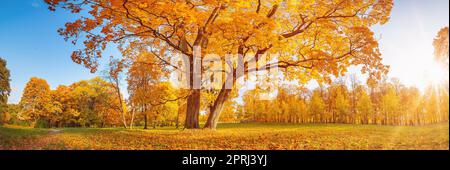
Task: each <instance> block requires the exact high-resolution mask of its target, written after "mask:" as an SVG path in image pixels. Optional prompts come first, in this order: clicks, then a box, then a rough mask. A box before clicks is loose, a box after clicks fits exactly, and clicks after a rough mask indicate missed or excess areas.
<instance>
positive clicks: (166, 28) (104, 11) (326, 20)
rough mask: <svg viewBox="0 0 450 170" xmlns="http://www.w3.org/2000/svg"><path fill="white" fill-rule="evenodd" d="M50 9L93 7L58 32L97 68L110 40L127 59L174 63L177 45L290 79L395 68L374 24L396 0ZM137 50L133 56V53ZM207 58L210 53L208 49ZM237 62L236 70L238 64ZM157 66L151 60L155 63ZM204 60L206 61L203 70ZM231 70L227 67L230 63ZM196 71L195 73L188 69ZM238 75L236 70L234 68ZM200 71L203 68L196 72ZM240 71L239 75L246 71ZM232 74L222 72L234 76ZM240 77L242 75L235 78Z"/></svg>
mask: <svg viewBox="0 0 450 170" xmlns="http://www.w3.org/2000/svg"><path fill="white" fill-rule="evenodd" d="M46 2H47V4H48V5H49V9H50V10H56V9H64V10H68V11H70V12H72V13H76V14H78V13H86V14H88V15H87V16H83V17H79V18H78V19H77V20H75V21H73V22H69V23H67V24H66V26H65V28H62V29H60V30H59V33H60V34H61V35H62V36H63V37H64V38H65V39H66V40H70V41H71V42H72V43H73V44H77V43H79V41H82V43H83V45H84V48H82V49H80V50H77V51H74V52H73V54H72V59H73V61H74V62H76V63H78V64H83V65H84V66H86V67H87V68H89V69H91V71H93V72H95V71H96V70H97V68H98V59H99V58H100V57H102V52H103V51H104V50H105V48H106V47H107V45H108V44H110V43H114V44H117V45H118V46H119V49H120V50H121V52H122V55H123V57H122V59H123V61H131V62H134V61H133V60H132V59H130V56H133V54H135V53H142V52H148V53H152V54H153V55H151V56H152V57H153V58H154V59H150V60H155V59H158V60H161V61H163V63H164V65H161V66H154V67H168V68H171V69H172V70H173V69H176V67H174V68H172V67H173V65H170V64H168V63H170V62H169V61H170V59H171V58H172V56H173V54H174V53H179V54H183V55H184V56H186V57H187V58H188V59H189V61H188V63H189V64H188V65H189V67H190V70H193V65H194V64H193V63H194V62H195V61H194V58H195V54H194V53H195V52H194V51H195V49H196V48H197V47H200V52H201V53H202V54H216V55H219V56H221V57H222V61H223V60H225V58H224V56H225V55H227V54H235V55H241V56H244V64H243V67H244V72H246V73H248V72H253V71H254V70H258V69H259V68H263V67H264V68H271V67H279V68H283V71H284V74H285V75H286V77H287V78H288V79H290V80H300V81H299V82H301V83H304V82H306V81H307V80H311V79H317V80H319V81H324V82H328V83H330V82H331V76H341V75H344V74H345V73H346V72H347V68H348V67H349V66H352V65H361V66H362V70H361V71H362V72H363V73H368V75H369V78H370V80H376V79H380V78H381V77H382V75H383V74H385V73H386V72H387V70H388V67H387V66H385V65H383V64H382V63H381V60H382V58H381V54H380V52H379V49H378V42H377V40H376V38H375V37H374V33H373V32H372V31H371V29H370V27H371V26H374V25H376V24H385V23H386V22H387V21H388V20H389V16H390V12H391V9H392V7H393V2H392V0H367V1H361V0H332V1H328V0H304V1H297V0H265V1H262V0H255V1H237V0H175V1H162V0H112V1H109V0H93V1H85V0H46ZM273 53H279V54H281V55H280V56H279V58H278V61H277V62H274V63H261V64H260V66H261V67H259V66H258V67H256V68H255V67H253V68H252V67H250V66H249V64H248V63H251V62H252V61H256V62H258V61H259V57H260V56H261V55H265V54H273ZM131 58H132V57H131ZM201 58H202V59H203V58H204V56H201ZM238 67H239V66H238V65H232V67H231V71H229V72H231V73H233V72H235V71H236V70H237V69H238ZM149 68H150V66H149ZM204 71H205V68H202V69H201V74H203V73H204ZM223 71H225V70H223ZM189 74H190V77H193V76H194V74H193V73H192V72H191V73H189ZM231 75H233V74H231ZM196 76H198V75H196ZM242 76H243V75H236V76H235V77H233V80H236V79H237V78H240V77H242ZM229 79H230V78H228V79H227V78H226V79H225V80H223V81H224V82H223V83H225V82H227V80H229ZM233 82H235V81H233ZM190 85H191V88H190V92H189V94H190V95H189V96H188V97H187V109H186V114H185V115H186V121H185V126H186V128H199V122H198V121H199V118H198V117H199V115H200V114H199V112H200V103H201V102H200V101H201V100H202V99H201V98H202V97H201V90H199V89H194V88H192V86H193V85H194V82H193V80H192V79H191V80H190ZM231 92H232V90H229V89H225V88H222V89H221V90H220V91H219V92H218V93H217V94H216V98H215V100H214V102H213V103H214V104H213V105H212V107H211V111H210V118H208V119H207V120H208V121H207V123H206V127H207V128H215V127H216V125H217V122H218V121H219V118H220V114H221V113H222V111H223V109H224V105H225V103H226V101H228V100H229V97H230V93H231Z"/></svg>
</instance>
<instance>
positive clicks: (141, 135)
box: [0, 123, 449, 150]
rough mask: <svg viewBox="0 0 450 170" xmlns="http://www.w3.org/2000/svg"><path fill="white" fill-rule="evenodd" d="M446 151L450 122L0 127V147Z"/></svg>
mask: <svg viewBox="0 0 450 170" xmlns="http://www.w3.org/2000/svg"><path fill="white" fill-rule="evenodd" d="M2 149H3V150H60V149H63V150H67V149H68V150H411V149H413V150H448V149H449V125H448V123H445V124H436V125H427V126H414V127H410V126H377V125H340V124H308V125H294V124H262V123H252V124H220V125H219V128H218V130H216V131H211V130H176V129H174V128H172V127H166V128H159V129H150V130H140V129H136V130H126V129H122V128H114V129H113V128H111V129H90V128H85V129H77V128H63V129H31V128H21V127H15V126H4V127H0V150H2Z"/></svg>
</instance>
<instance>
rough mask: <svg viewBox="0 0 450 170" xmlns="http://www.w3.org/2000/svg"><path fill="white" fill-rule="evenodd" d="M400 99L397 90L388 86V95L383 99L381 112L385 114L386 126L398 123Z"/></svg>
mask: <svg viewBox="0 0 450 170" xmlns="http://www.w3.org/2000/svg"><path fill="white" fill-rule="evenodd" d="M399 106H400V98H399V96H397V93H396V91H395V88H394V87H393V86H392V85H388V86H387V89H386V93H385V94H384V96H383V97H382V99H381V110H382V111H383V113H384V124H394V123H397V118H398V115H397V113H398V110H399Z"/></svg>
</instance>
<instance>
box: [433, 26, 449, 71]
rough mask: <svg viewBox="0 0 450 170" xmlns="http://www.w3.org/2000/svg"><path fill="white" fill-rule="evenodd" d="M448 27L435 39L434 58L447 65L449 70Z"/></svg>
mask: <svg viewBox="0 0 450 170" xmlns="http://www.w3.org/2000/svg"><path fill="white" fill-rule="evenodd" d="M448 36H449V32H448V27H445V28H442V29H441V30H440V31H439V32H438V34H437V36H436V38H435V39H434V42H433V46H434V56H435V59H436V60H437V61H439V62H440V63H442V64H443V65H445V66H446V67H447V69H448V64H449V63H448V62H449V61H448V57H449V51H448V48H449V42H448V39H449V38H448Z"/></svg>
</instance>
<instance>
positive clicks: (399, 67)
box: [0, 0, 449, 103]
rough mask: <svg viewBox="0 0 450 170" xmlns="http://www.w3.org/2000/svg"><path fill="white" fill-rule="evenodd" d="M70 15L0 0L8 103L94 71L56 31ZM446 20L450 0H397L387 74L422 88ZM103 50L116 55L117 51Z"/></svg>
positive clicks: (387, 35)
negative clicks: (32, 89)
mask: <svg viewBox="0 0 450 170" xmlns="http://www.w3.org/2000/svg"><path fill="white" fill-rule="evenodd" d="M73 17H74V16H73V15H69V14H68V13H64V12H63V11H62V10H58V11H57V12H56V13H55V12H50V11H49V10H48V9H47V7H46V6H45V4H44V3H43V2H42V1H41V0H6V1H2V4H1V5H0V57H3V58H4V59H6V60H7V61H8V68H9V69H10V70H11V79H12V82H11V86H12V94H11V97H10V99H9V102H10V103H17V102H18V101H19V100H20V97H21V95H22V90H23V88H24V87H25V84H26V83H27V81H28V80H29V79H30V78H31V77H40V78H44V79H46V80H47V81H48V83H49V84H50V86H51V87H52V88H56V86H57V85H60V84H64V85H69V84H71V83H73V82H76V81H79V80H83V79H89V78H92V77H94V76H97V75H95V74H90V73H89V71H88V70H87V69H85V68H84V67H82V66H80V65H77V64H75V63H73V62H72V61H71V59H70V54H71V52H72V51H73V50H75V49H76V47H74V46H73V45H72V44H70V43H68V42H65V41H64V40H63V38H62V37H61V36H59V35H58V33H57V32H56V30H57V29H58V28H61V27H63V26H64V24H65V23H66V22H67V21H72V20H74V18H73ZM448 25H449V0H396V1H395V7H394V10H393V13H392V16H391V21H390V22H389V23H388V24H387V25H384V26H381V27H376V28H374V30H375V32H376V36H377V37H378V38H380V46H381V49H382V53H383V58H384V63H385V64H389V65H391V73H390V76H393V77H399V78H400V80H401V81H402V82H403V83H405V84H407V85H416V86H419V87H420V88H423V86H424V83H423V82H424V79H426V78H427V77H428V76H427V74H425V73H426V72H430V71H429V69H430V68H432V67H433V65H432V64H431V63H430V61H431V60H430V58H431V57H432V54H433V47H432V41H433V37H434V36H435V35H436V33H437V32H438V31H439V29H440V28H442V27H444V26H448ZM105 54H106V55H105V56H109V55H112V54H116V55H117V51H115V50H108V51H107V52H106V53H105ZM424 65H426V66H425V67H424Z"/></svg>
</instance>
